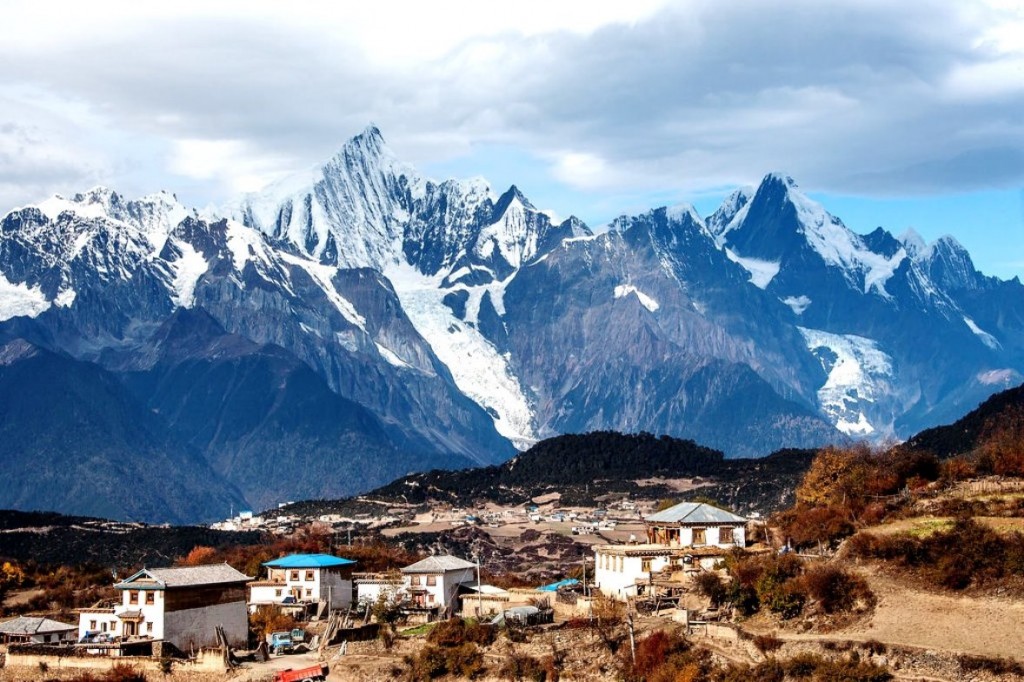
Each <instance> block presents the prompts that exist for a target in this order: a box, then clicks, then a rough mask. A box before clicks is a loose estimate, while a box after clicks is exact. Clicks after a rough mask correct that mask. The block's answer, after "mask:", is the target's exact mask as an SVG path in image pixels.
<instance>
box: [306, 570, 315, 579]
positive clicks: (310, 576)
mask: <svg viewBox="0 0 1024 682" xmlns="http://www.w3.org/2000/svg"><path fill="white" fill-rule="evenodd" d="M306 582H313V571H306Z"/></svg>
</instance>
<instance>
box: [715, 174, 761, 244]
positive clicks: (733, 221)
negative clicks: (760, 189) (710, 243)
mask: <svg viewBox="0 0 1024 682" xmlns="http://www.w3.org/2000/svg"><path fill="white" fill-rule="evenodd" d="M756 191H757V188H755V187H749V186H748V187H740V188H739V189H737V190H735V191H734V192H733V193H732V194H730V195H729V196H727V197H726V198H725V200H724V201H723V202H722V205H721V206H719V207H718V209H717V210H716V211H715V212H714V213H712V214H711V215H710V216H708V219H707V220H706V221H704V222H705V224H706V225H707V227H708V231H709V232H710V233H711V235H712V236H713V237H714V238H715V242H716V243H717V244H718V245H719V246H722V245H723V244H724V243H725V239H726V235H728V233H729V231H730V230H732V229H733V228H734V227H736V226H737V225H739V224H740V223H742V222H743V218H744V217H746V215H747V210H748V209H747V204H749V203H750V200H751V199H752V198H753V197H754V193H755V192H756Z"/></svg>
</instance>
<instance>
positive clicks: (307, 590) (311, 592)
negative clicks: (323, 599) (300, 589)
mask: <svg viewBox="0 0 1024 682" xmlns="http://www.w3.org/2000/svg"><path fill="white" fill-rule="evenodd" d="M306 596H307V597H312V596H313V590H311V589H309V588H308V587H307V588H306Z"/></svg>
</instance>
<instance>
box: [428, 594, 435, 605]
mask: <svg viewBox="0 0 1024 682" xmlns="http://www.w3.org/2000/svg"><path fill="white" fill-rule="evenodd" d="M427 603H428V604H433V603H434V595H432V594H428V595H427Z"/></svg>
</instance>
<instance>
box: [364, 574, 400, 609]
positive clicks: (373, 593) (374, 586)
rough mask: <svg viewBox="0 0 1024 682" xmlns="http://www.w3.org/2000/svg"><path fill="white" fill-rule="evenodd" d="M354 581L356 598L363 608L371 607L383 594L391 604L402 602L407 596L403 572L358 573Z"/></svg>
mask: <svg viewBox="0 0 1024 682" xmlns="http://www.w3.org/2000/svg"><path fill="white" fill-rule="evenodd" d="M353 582H354V583H355V586H356V598H357V600H358V601H359V604H360V605H361V607H362V608H371V607H373V605H374V604H376V603H377V601H378V600H379V599H380V598H381V596H382V595H383V597H384V600H385V601H386V602H389V603H391V604H401V603H402V601H403V600H404V599H405V597H406V593H405V586H404V582H405V581H404V579H403V576H402V574H401V573H398V572H395V573H356V574H355V577H354V580H353Z"/></svg>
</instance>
